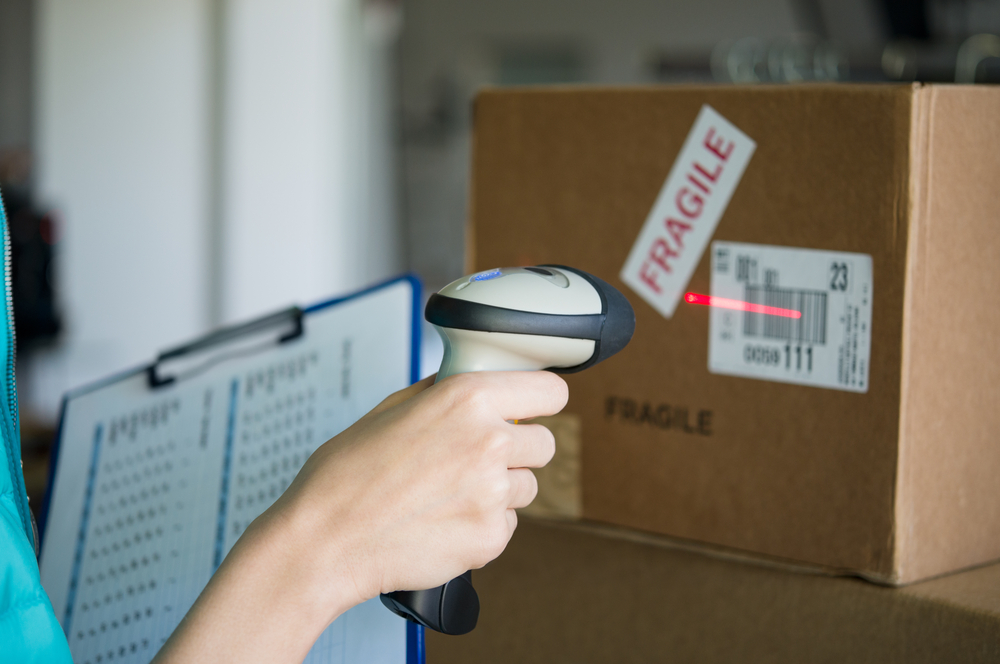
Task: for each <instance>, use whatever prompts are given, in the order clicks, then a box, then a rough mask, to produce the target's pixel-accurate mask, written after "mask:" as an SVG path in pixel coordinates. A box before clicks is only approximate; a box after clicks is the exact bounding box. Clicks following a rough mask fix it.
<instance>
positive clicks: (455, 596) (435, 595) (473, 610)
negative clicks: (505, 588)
mask: <svg viewBox="0 0 1000 664" xmlns="http://www.w3.org/2000/svg"><path fill="white" fill-rule="evenodd" d="M380 599H381V600H382V603H383V604H384V605H385V606H386V608H388V609H389V610H390V611H392V612H393V613H395V614H396V615H398V616H402V617H403V618H406V619H407V620H410V621H413V622H415V623H417V624H419V625H423V626H424V627H427V628H429V629H433V630H434V631H436V632H441V633H442V634H453V635H459V634H468V633H469V632H471V631H472V630H473V629H475V628H476V623H477V622H478V621H479V595H478V594H476V589H475V588H473V587H472V572H465V573H464V574H462V575H461V576H456V577H455V578H454V579H452V580H451V581H449V582H448V583H446V584H444V585H443V586H438V587H437V588H429V589H427V590H397V591H396V592H392V593H388V594H384V595H382V596H381V598H380Z"/></svg>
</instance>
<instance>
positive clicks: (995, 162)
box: [896, 86, 1000, 578]
mask: <svg viewBox="0 0 1000 664" xmlns="http://www.w3.org/2000/svg"><path fill="white" fill-rule="evenodd" d="M918 94H919V100H920V106H921V110H920V114H919V120H918V128H917V130H916V131H915V132H914V134H915V140H916V141H919V142H921V143H923V144H924V146H925V147H924V149H923V153H924V154H923V158H922V162H923V163H922V166H923V168H917V169H915V175H916V177H914V182H913V188H914V190H915V193H916V195H915V196H914V199H915V201H914V204H915V209H914V214H913V223H912V228H913V229H914V230H913V232H912V233H911V236H910V237H911V239H910V274H911V279H910V286H909V291H908V293H907V298H908V299H907V306H908V329H907V331H906V333H905V334H904V338H905V339H907V346H906V352H905V354H906V358H907V362H906V366H905V368H904V380H903V384H904V386H905V387H904V399H903V404H904V406H903V417H902V432H901V434H902V436H901V438H902V449H901V451H900V478H899V497H898V501H897V519H898V523H899V524H900V527H899V528H898V529H897V533H896V537H897V542H898V564H899V575H900V576H901V577H902V578H923V577H927V576H931V575H934V574H940V573H941V572H945V571H948V570H950V569H956V568H960V567H964V566H967V565H973V564H977V563H980V562H982V561H984V560H989V559H991V558H996V557H998V556H1000V444H998V442H1000V441H998V438H1000V408H998V407H997V405H998V403H1000V291H998V285H1000V89H997V88H995V87H992V88H990V87H973V86H965V87H958V86H946V87H942V86H930V87H926V88H923V89H921V90H919V93H918Z"/></svg>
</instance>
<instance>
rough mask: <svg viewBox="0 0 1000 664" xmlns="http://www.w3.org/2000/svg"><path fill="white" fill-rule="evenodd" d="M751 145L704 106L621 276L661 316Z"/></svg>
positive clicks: (669, 310) (672, 304)
mask: <svg viewBox="0 0 1000 664" xmlns="http://www.w3.org/2000/svg"><path fill="white" fill-rule="evenodd" d="M755 147H756V144H755V143H754V142H753V141H752V140H751V139H750V138H749V137H748V136H747V135H746V134H744V133H743V132H741V131H740V130H739V129H737V128H736V127H735V126H734V125H732V124H731V123H730V122H729V121H728V120H726V119H725V118H723V117H722V116H721V115H719V114H718V113H717V112H716V111H715V110H713V109H712V108H711V107H709V106H703V107H702V109H701V112H700V113H699V115H698V118H697V120H696V121H695V124H694V127H693V128H692V130H691V132H690V133H689V134H688V137H687V140H686V141H685V143H684V147H683V148H682V149H681V153H680V155H679V156H678V157H677V160H676V161H675V162H674V166H673V168H672V169H671V171H670V175H669V176H668V177H667V180H666V182H665V183H664V185H663V188H662V189H661V190H660V193H659V195H658V197H657V199H656V202H655V204H654V205H653V209H652V210H651V211H650V213H649V216H648V217H647V218H646V222H645V224H644V225H643V228H642V231H641V232H640V234H639V237H638V239H637V240H636V242H635V244H634V245H633V247H632V250H631V252H630V253H629V257H628V259H627V261H626V263H625V266H624V267H623V268H622V272H621V278H622V281H624V282H625V283H626V284H628V285H629V286H630V287H631V288H632V290H634V291H635V292H636V293H637V294H638V295H640V296H641V297H642V298H643V299H644V300H646V302H648V303H649V304H650V305H651V306H653V308H655V309H656V310H657V311H659V312H660V313H661V314H662V315H663V316H666V317H670V316H671V315H673V312H674V309H675V308H676V306H677V302H678V301H679V299H680V296H681V294H682V293H683V292H684V290H685V288H686V286H687V283H688V281H689V280H690V278H691V274H692V273H693V272H694V269H695V267H696V266H697V264H698V261H699V260H700V259H701V256H702V254H703V253H704V251H705V247H706V246H707V245H708V242H709V240H710V239H711V237H712V234H713V233H714V232H715V227H716V225H717V224H718V223H719V219H720V218H721V217H722V214H723V212H725V209H726V206H727V205H728V204H729V199H730V198H731V197H732V195H733V191H734V190H735V189H736V185H737V184H738V183H739V180H740V178H741V177H742V175H743V171H744V169H745V168H746V165H747V163H748V162H749V160H750V157H751V155H752V154H753V151H754V149H755Z"/></svg>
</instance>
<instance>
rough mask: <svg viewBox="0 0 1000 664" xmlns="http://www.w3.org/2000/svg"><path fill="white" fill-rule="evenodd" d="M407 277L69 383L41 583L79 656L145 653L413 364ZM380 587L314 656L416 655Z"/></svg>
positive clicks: (419, 646)
mask: <svg viewBox="0 0 1000 664" xmlns="http://www.w3.org/2000/svg"><path fill="white" fill-rule="evenodd" d="M419 305H420V285H419V282H417V281H416V280H415V279H412V278H409V277H403V278H400V279H396V280H393V281H390V282H387V283H385V284H382V285H380V286H376V287H374V288H372V289H369V290H366V291H362V292H361V293H358V294H355V295H352V296H349V297H346V298H343V299H338V300H332V301H330V302H326V303H322V304H319V305H316V306H313V307H310V308H307V309H304V310H300V309H298V308H293V309H290V310H288V311H286V312H281V313H279V314H275V315H273V316H268V317H266V318H263V319H260V320H258V321H254V322H252V323H249V324H247V325H243V326H239V327H237V328H229V329H227V330H222V331H220V332H217V333H214V334H212V335H209V336H208V337H205V338H204V339H201V340H199V341H196V342H194V343H192V344H188V345H186V346H183V347H181V348H178V349H175V350H173V351H168V352H166V353H164V354H162V355H161V356H160V358H159V359H158V360H157V361H156V362H155V363H154V364H152V365H150V366H148V367H143V368H140V369H137V370H135V371H132V372H128V373H125V374H122V375H119V376H117V377H114V378H111V379H108V380H106V381H103V382H102V383H99V384H97V385H94V386H91V387H88V388H83V389H80V390H76V391H74V392H71V393H70V394H68V395H67V397H66V399H65V401H64V405H63V414H62V420H61V422H60V433H59V436H58V438H57V441H56V444H55V447H54V448H53V471H52V477H51V480H50V484H49V486H50V489H49V491H50V494H49V496H48V497H47V501H46V508H45V512H44V513H43V515H42V524H41V527H42V555H41V562H40V567H41V578H42V585H43V586H44V587H45V590H46V591H47V592H48V594H49V598H50V599H51V601H52V607H53V609H54V610H55V613H56V616H57V617H58V618H59V620H60V622H61V624H62V626H63V629H64V630H65V632H66V636H67V638H68V640H69V645H70V651H71V652H72V654H73V659H74V661H75V662H77V664H108V663H109V662H121V663H123V664H132V663H136V664H138V663H139V662H143V663H145V662H149V661H150V659H152V658H153V656H154V655H155V654H156V652H157V651H158V650H159V648H160V646H161V645H162V644H163V642H164V641H165V640H166V638H167V637H168V636H169V635H170V634H171V632H172V631H173V630H174V628H175V627H176V626H177V624H178V623H179V622H180V620H181V618H183V617H184V614H185V613H186V612H187V611H188V609H189V608H190V607H191V605H192V604H193V603H194V601H195V599H196V598H197V597H198V594H199V593H200V592H201V590H202V589H203V588H204V587H205V584H206V583H207V582H208V580H209V578H210V577H211V575H212V574H213V573H214V572H215V570H216V569H217V568H218V567H219V564H220V563H221V562H222V560H223V558H224V557H225V556H226V554H227V553H228V552H229V550H230V549H231V548H232V546H233V545H234V544H235V542H236V540H237V539H238V538H239V537H240V535H241V534H242V533H243V531H244V530H245V529H246V528H247V526H248V525H249V524H250V523H251V522H252V521H253V520H254V519H255V518H256V517H257V516H258V515H260V514H261V513H262V512H263V511H264V510H265V509H267V507H269V506H270V505H271V504H272V503H273V502H274V501H275V499H276V498H277V497H278V496H280V495H281V493H282V492H283V491H284V490H285V488H287V487H288V485H289V483H290V482H291V481H292V479H293V478H294V477H295V474H296V473H297V472H298V470H299V469H300V468H301V467H302V464H303V463H305V461H306V459H307V458H308V457H309V455H310V454H311V453H312V452H313V451H314V450H315V449H316V448H317V447H319V446H320V445H321V444H322V443H323V442H325V441H326V440H328V439H329V438H331V437H333V436H335V435H336V434H338V433H339V432H341V431H343V430H344V429H345V428H347V427H348V426H350V425H351V424H352V423H353V422H355V421H356V420H357V419H358V418H360V417H361V416H362V415H364V414H365V413H366V412H368V411H369V410H371V409H372V408H373V407H374V406H375V405H377V404H378V403H379V402H380V401H381V400H382V399H383V398H385V397H386V396H387V395H389V394H390V393H392V392H394V391H396V390H399V389H402V388H404V387H406V386H407V385H409V384H411V383H412V382H414V381H415V380H416V379H417V377H418V375H419V367H418V357H419V352H418V351H419V330H420V318H419ZM421 630H422V628H420V627H418V626H416V625H414V624H412V623H409V622H406V621H404V620H401V619H400V618H399V617H397V616H395V615H393V614H392V613H390V612H389V611H387V610H386V609H385V608H384V607H383V606H382V604H381V603H380V602H379V600H378V599H377V598H376V599H374V600H371V601H369V602H366V603H364V604H362V605H360V606H357V607H355V608H353V609H351V610H350V611H348V612H347V613H345V614H344V615H342V616H341V617H340V618H338V619H337V620H336V621H335V622H334V623H333V624H332V625H330V627H329V628H328V629H327V630H326V631H325V632H323V634H322V635H321V636H320V638H319V639H318V640H317V641H316V644H315V645H314V646H313V649H312V650H311V652H310V653H309V656H308V657H307V658H306V660H305V661H306V662H307V663H308V664H320V663H322V664H355V663H361V662H364V663H378V664H403V663H406V664H422V662H423V632H422V631H421Z"/></svg>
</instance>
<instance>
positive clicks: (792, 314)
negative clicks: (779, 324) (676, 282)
mask: <svg viewBox="0 0 1000 664" xmlns="http://www.w3.org/2000/svg"><path fill="white" fill-rule="evenodd" d="M684 301H685V302H687V303H688V304H704V305H705V306H708V307H721V308H723V309H735V310H736V311H751V312H753V313H755V314H767V315H768V316H783V317H785V318H802V312H801V311H795V310H794V309H782V308H781V307H768V306H765V305H763V304H753V303H752V302H744V301H743V300H730V299H729V298H725V297H715V296H714V295H699V294H698V293H686V294H685V295H684Z"/></svg>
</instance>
